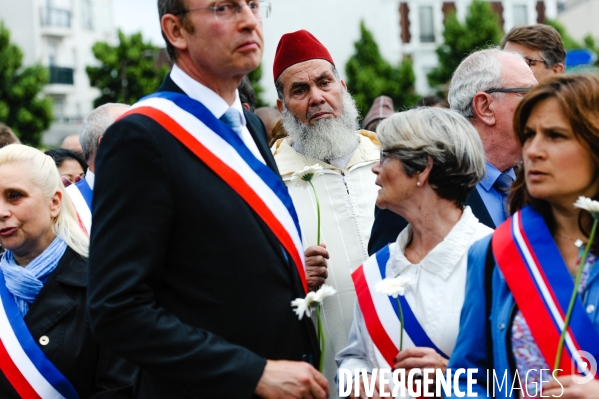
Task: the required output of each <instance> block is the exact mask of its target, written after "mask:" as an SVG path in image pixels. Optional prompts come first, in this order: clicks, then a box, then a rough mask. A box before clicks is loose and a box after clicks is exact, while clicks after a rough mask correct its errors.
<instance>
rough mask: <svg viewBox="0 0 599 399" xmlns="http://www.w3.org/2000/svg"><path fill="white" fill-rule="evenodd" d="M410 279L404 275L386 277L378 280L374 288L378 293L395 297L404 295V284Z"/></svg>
mask: <svg viewBox="0 0 599 399" xmlns="http://www.w3.org/2000/svg"><path fill="white" fill-rule="evenodd" d="M410 281H412V280H411V279H410V278H408V277H406V276H398V277H395V278H389V277H387V278H386V279H384V280H381V281H379V282H378V283H377V284H376V285H375V287H374V290H375V291H376V292H378V293H381V294H384V295H387V296H392V297H393V298H397V296H398V295H401V296H403V295H404V293H405V290H406V286H407V285H408V284H409V283H410Z"/></svg>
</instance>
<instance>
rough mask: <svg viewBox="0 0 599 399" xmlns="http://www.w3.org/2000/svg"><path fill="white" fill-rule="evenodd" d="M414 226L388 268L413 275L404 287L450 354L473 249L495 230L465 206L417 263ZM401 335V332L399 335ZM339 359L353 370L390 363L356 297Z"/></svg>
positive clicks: (399, 243)
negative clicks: (410, 251)
mask: <svg viewBox="0 0 599 399" xmlns="http://www.w3.org/2000/svg"><path fill="white" fill-rule="evenodd" d="M410 229H411V226H410V225H408V227H406V228H405V229H404V230H403V231H402V232H401V233H400V234H399V236H398V237H397V242H395V243H393V244H391V246H390V248H389V249H390V253H391V256H390V258H389V261H388V262H387V270H386V274H387V276H389V277H397V276H400V275H401V276H406V277H409V278H410V279H411V281H410V283H409V284H408V286H407V287H406V290H405V295H404V297H405V299H406V301H407V302H408V304H409V305H410V308H411V309H412V312H413V313H414V315H415V316H416V318H417V319H418V321H419V322H420V325H421V326H422V328H423V329H424V331H425V332H426V334H427V335H428V336H429V338H430V339H431V340H432V341H433V342H434V343H435V345H437V347H438V348H439V349H440V350H441V351H443V352H444V353H445V354H447V355H448V356H450V355H451V353H452V351H453V348H454V347H455V343H456V339H457V337H458V331H459V327H460V312H461V310H462V305H463V303H464V293H465V287H466V272H467V266H468V249H469V248H470V246H471V245H472V244H473V243H475V242H476V241H478V240H480V239H481V238H483V237H485V236H487V235H489V234H491V233H492V232H493V230H492V229H490V228H489V227H487V226H485V225H484V224H482V223H479V221H478V219H477V218H476V217H475V216H474V215H473V214H472V210H471V209H470V207H466V208H465V209H464V212H463V214H462V217H461V218H460V220H459V221H458V223H456V225H455V226H453V228H452V229H451V231H450V232H449V234H448V235H447V236H446V237H445V239H444V240H443V241H441V242H440V243H439V244H438V245H437V246H436V247H435V248H433V250H432V251H430V252H429V253H428V254H427V255H426V256H425V257H424V259H422V261H421V262H420V264H412V263H411V262H410V261H409V260H408V259H407V258H406V256H405V254H404V251H405V249H406V246H407V243H408V240H409V236H410ZM375 295H376V294H375ZM398 340H399V337H397V338H396V339H395V340H394V341H396V342H397V341H398ZM407 341H409V344H408V345H406V339H404V349H406V348H407V347H409V346H411V345H413V344H411V341H410V340H409V339H408V340H407ZM336 360H337V364H338V365H339V368H344V369H349V370H351V373H352V375H353V374H354V370H355V369H366V370H368V372H371V371H372V369H374V368H385V369H389V367H390V366H389V365H388V364H387V363H386V362H385V361H384V359H383V357H382V356H381V354H380V353H379V351H378V349H377V348H376V347H375V345H374V342H373V341H372V338H371V337H370V335H369V334H368V329H367V328H366V324H365V323H364V317H363V315H362V311H361V310H360V306H359V305H358V303H357V302H356V305H355V308H354V322H353V325H352V328H351V331H350V334H349V339H348V344H347V346H346V347H345V349H343V350H342V351H341V352H339V353H338V354H337V357H336ZM400 392H401V390H400Z"/></svg>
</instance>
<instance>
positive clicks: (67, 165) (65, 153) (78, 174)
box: [45, 148, 87, 185]
mask: <svg viewBox="0 0 599 399" xmlns="http://www.w3.org/2000/svg"><path fill="white" fill-rule="evenodd" d="M45 154H46V155H49V156H50V157H51V158H52V159H53V160H54V163H55V164H56V167H57V168H58V172H59V173H60V176H61V177H63V178H64V179H66V180H67V182H65V183H66V184H65V185H67V184H70V183H76V182H78V181H79V180H81V179H83V178H84V177H85V171H86V170H87V163H86V162H85V159H83V156H82V155H81V153H79V152H76V151H73V150H69V149H66V148H53V149H51V150H48V151H46V152H45Z"/></svg>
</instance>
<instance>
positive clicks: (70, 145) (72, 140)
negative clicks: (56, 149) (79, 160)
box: [60, 133, 82, 152]
mask: <svg viewBox="0 0 599 399" xmlns="http://www.w3.org/2000/svg"><path fill="white" fill-rule="evenodd" d="M60 148H66V149H67V150H71V151H76V152H82V151H81V145H80V144H79V134H78V133H76V134H71V135H68V136H66V137H65V138H64V139H63V140H62V144H61V145H60Z"/></svg>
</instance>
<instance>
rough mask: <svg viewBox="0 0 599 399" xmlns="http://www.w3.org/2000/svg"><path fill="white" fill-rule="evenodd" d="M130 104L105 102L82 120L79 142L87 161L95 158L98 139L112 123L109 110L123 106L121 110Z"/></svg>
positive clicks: (112, 119)
mask: <svg viewBox="0 0 599 399" xmlns="http://www.w3.org/2000/svg"><path fill="white" fill-rule="evenodd" d="M129 107H130V106H129V105H127V104H119V103H107V104H104V105H101V106H99V107H98V108H96V109H94V110H93V111H92V112H91V113H90V114H89V115H87V116H86V117H85V119H84V120H83V126H82V127H81V133H79V144H81V150H82V151H83V157H84V158H85V161H86V162H87V163H90V161H93V160H94V159H95V158H96V153H97V152H98V139H99V138H100V137H102V136H103V135H104V132H106V129H108V127H109V126H110V125H112V124H113V123H114V117H113V115H112V113H111V112H110V111H111V110H112V109H114V108H123V112H124V111H125V109H126V108H129Z"/></svg>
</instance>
